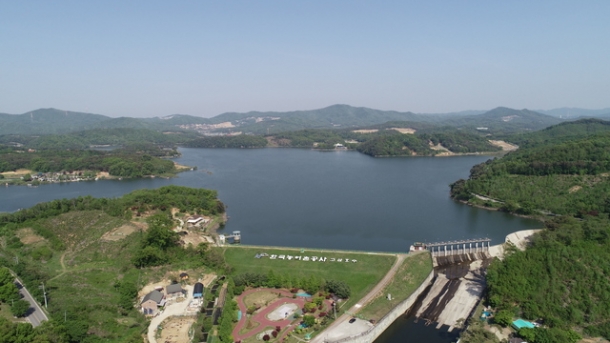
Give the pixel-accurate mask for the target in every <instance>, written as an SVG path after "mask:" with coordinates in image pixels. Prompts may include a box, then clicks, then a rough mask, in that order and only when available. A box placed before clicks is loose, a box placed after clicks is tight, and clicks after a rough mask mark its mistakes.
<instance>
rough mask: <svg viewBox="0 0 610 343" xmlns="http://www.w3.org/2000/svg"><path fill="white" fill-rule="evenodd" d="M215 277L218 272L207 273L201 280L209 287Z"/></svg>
mask: <svg viewBox="0 0 610 343" xmlns="http://www.w3.org/2000/svg"><path fill="white" fill-rule="evenodd" d="M214 279H216V274H213V273H212V274H205V275H204V276H203V278H201V281H200V282H201V283H202V284H203V286H204V287H205V288H208V287H209V286H210V285H211V284H212V281H214Z"/></svg>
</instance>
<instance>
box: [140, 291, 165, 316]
mask: <svg viewBox="0 0 610 343" xmlns="http://www.w3.org/2000/svg"><path fill="white" fill-rule="evenodd" d="M164 305H165V296H164V295H163V293H161V292H159V291H157V290H154V291H152V292H150V293H148V294H146V295H145V296H144V298H142V301H141V302H140V306H141V308H142V313H144V314H145V315H147V316H155V315H157V313H159V307H163V306H164Z"/></svg>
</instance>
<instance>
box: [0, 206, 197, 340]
mask: <svg viewBox="0 0 610 343" xmlns="http://www.w3.org/2000/svg"><path fill="white" fill-rule="evenodd" d="M28 224H29V227H28V228H26V229H20V230H19V231H18V233H19V234H20V235H21V236H22V237H21V241H22V242H23V243H24V245H23V247H22V248H21V249H20V255H21V259H23V260H26V261H28V263H30V264H38V266H39V267H38V268H39V270H40V271H41V272H42V273H44V274H45V275H47V276H48V279H47V282H46V283H45V286H46V288H47V291H48V292H49V294H50V298H49V312H50V313H51V315H52V316H56V317H61V319H62V320H63V315H64V311H66V313H67V320H68V321H71V322H74V321H77V320H78V321H80V322H84V323H87V324H88V325H89V328H88V330H87V332H89V333H90V334H94V335H96V336H100V337H103V338H104V339H106V340H109V341H120V340H121V339H122V338H124V337H139V335H140V333H141V332H142V331H143V330H145V329H146V327H147V323H146V319H145V318H144V316H142V315H141V314H139V313H137V311H135V310H131V311H130V310H120V308H119V306H117V304H118V303H119V302H120V293H119V292H118V289H117V284H118V282H133V283H135V284H137V285H138V287H139V286H141V285H144V284H147V283H149V282H153V281H154V282H158V281H161V280H164V279H166V278H167V277H168V276H169V275H177V273H178V271H180V270H183V271H188V273H189V274H190V275H191V276H192V277H193V279H194V280H196V277H197V276H198V275H201V274H202V273H203V271H204V269H205V267H201V266H192V265H190V264H189V262H188V261H180V262H176V263H173V264H167V265H163V266H159V267H153V268H143V269H141V270H138V269H136V268H135V267H134V266H133V262H132V258H133V256H134V254H135V253H136V252H137V249H138V247H139V246H140V240H141V233H140V231H139V230H138V229H136V230H134V231H133V232H132V233H131V234H128V235H124V236H121V238H116V237H113V238H112V239H108V235H105V234H106V233H108V232H110V231H113V230H115V229H116V228H121V227H125V226H135V223H134V222H132V221H129V220H125V219H122V218H117V217H112V216H109V215H108V214H106V213H104V212H102V211H75V212H68V213H64V214H61V215H58V216H54V217H51V218H46V219H41V220H36V221H31V222H29V223H28ZM34 231H36V232H44V233H46V236H47V237H49V238H50V239H48V238H42V237H41V236H38V235H35V234H34V233H33V232H34ZM34 256H42V257H40V258H41V259H43V260H44V262H43V263H41V262H40V261H38V260H35V259H34V258H33V257H34ZM87 309H95V311H91V310H87ZM7 310H8V309H7ZM4 312H5V311H4V308H3V309H2V311H0V315H1V314H2V313H4ZM121 312H122V313H121ZM77 316H78V317H77Z"/></svg>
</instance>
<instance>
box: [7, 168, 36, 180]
mask: <svg viewBox="0 0 610 343" xmlns="http://www.w3.org/2000/svg"><path fill="white" fill-rule="evenodd" d="M32 173H34V172H33V171H32V170H29V169H17V170H15V171H8V172H4V173H2V175H4V177H6V178H7V179H14V178H18V177H22V176H23V175H25V174H32Z"/></svg>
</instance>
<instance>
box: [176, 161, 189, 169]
mask: <svg viewBox="0 0 610 343" xmlns="http://www.w3.org/2000/svg"><path fill="white" fill-rule="evenodd" d="M174 168H176V170H190V169H191V167H189V166H185V165H183V164H179V163H176V162H174Z"/></svg>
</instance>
